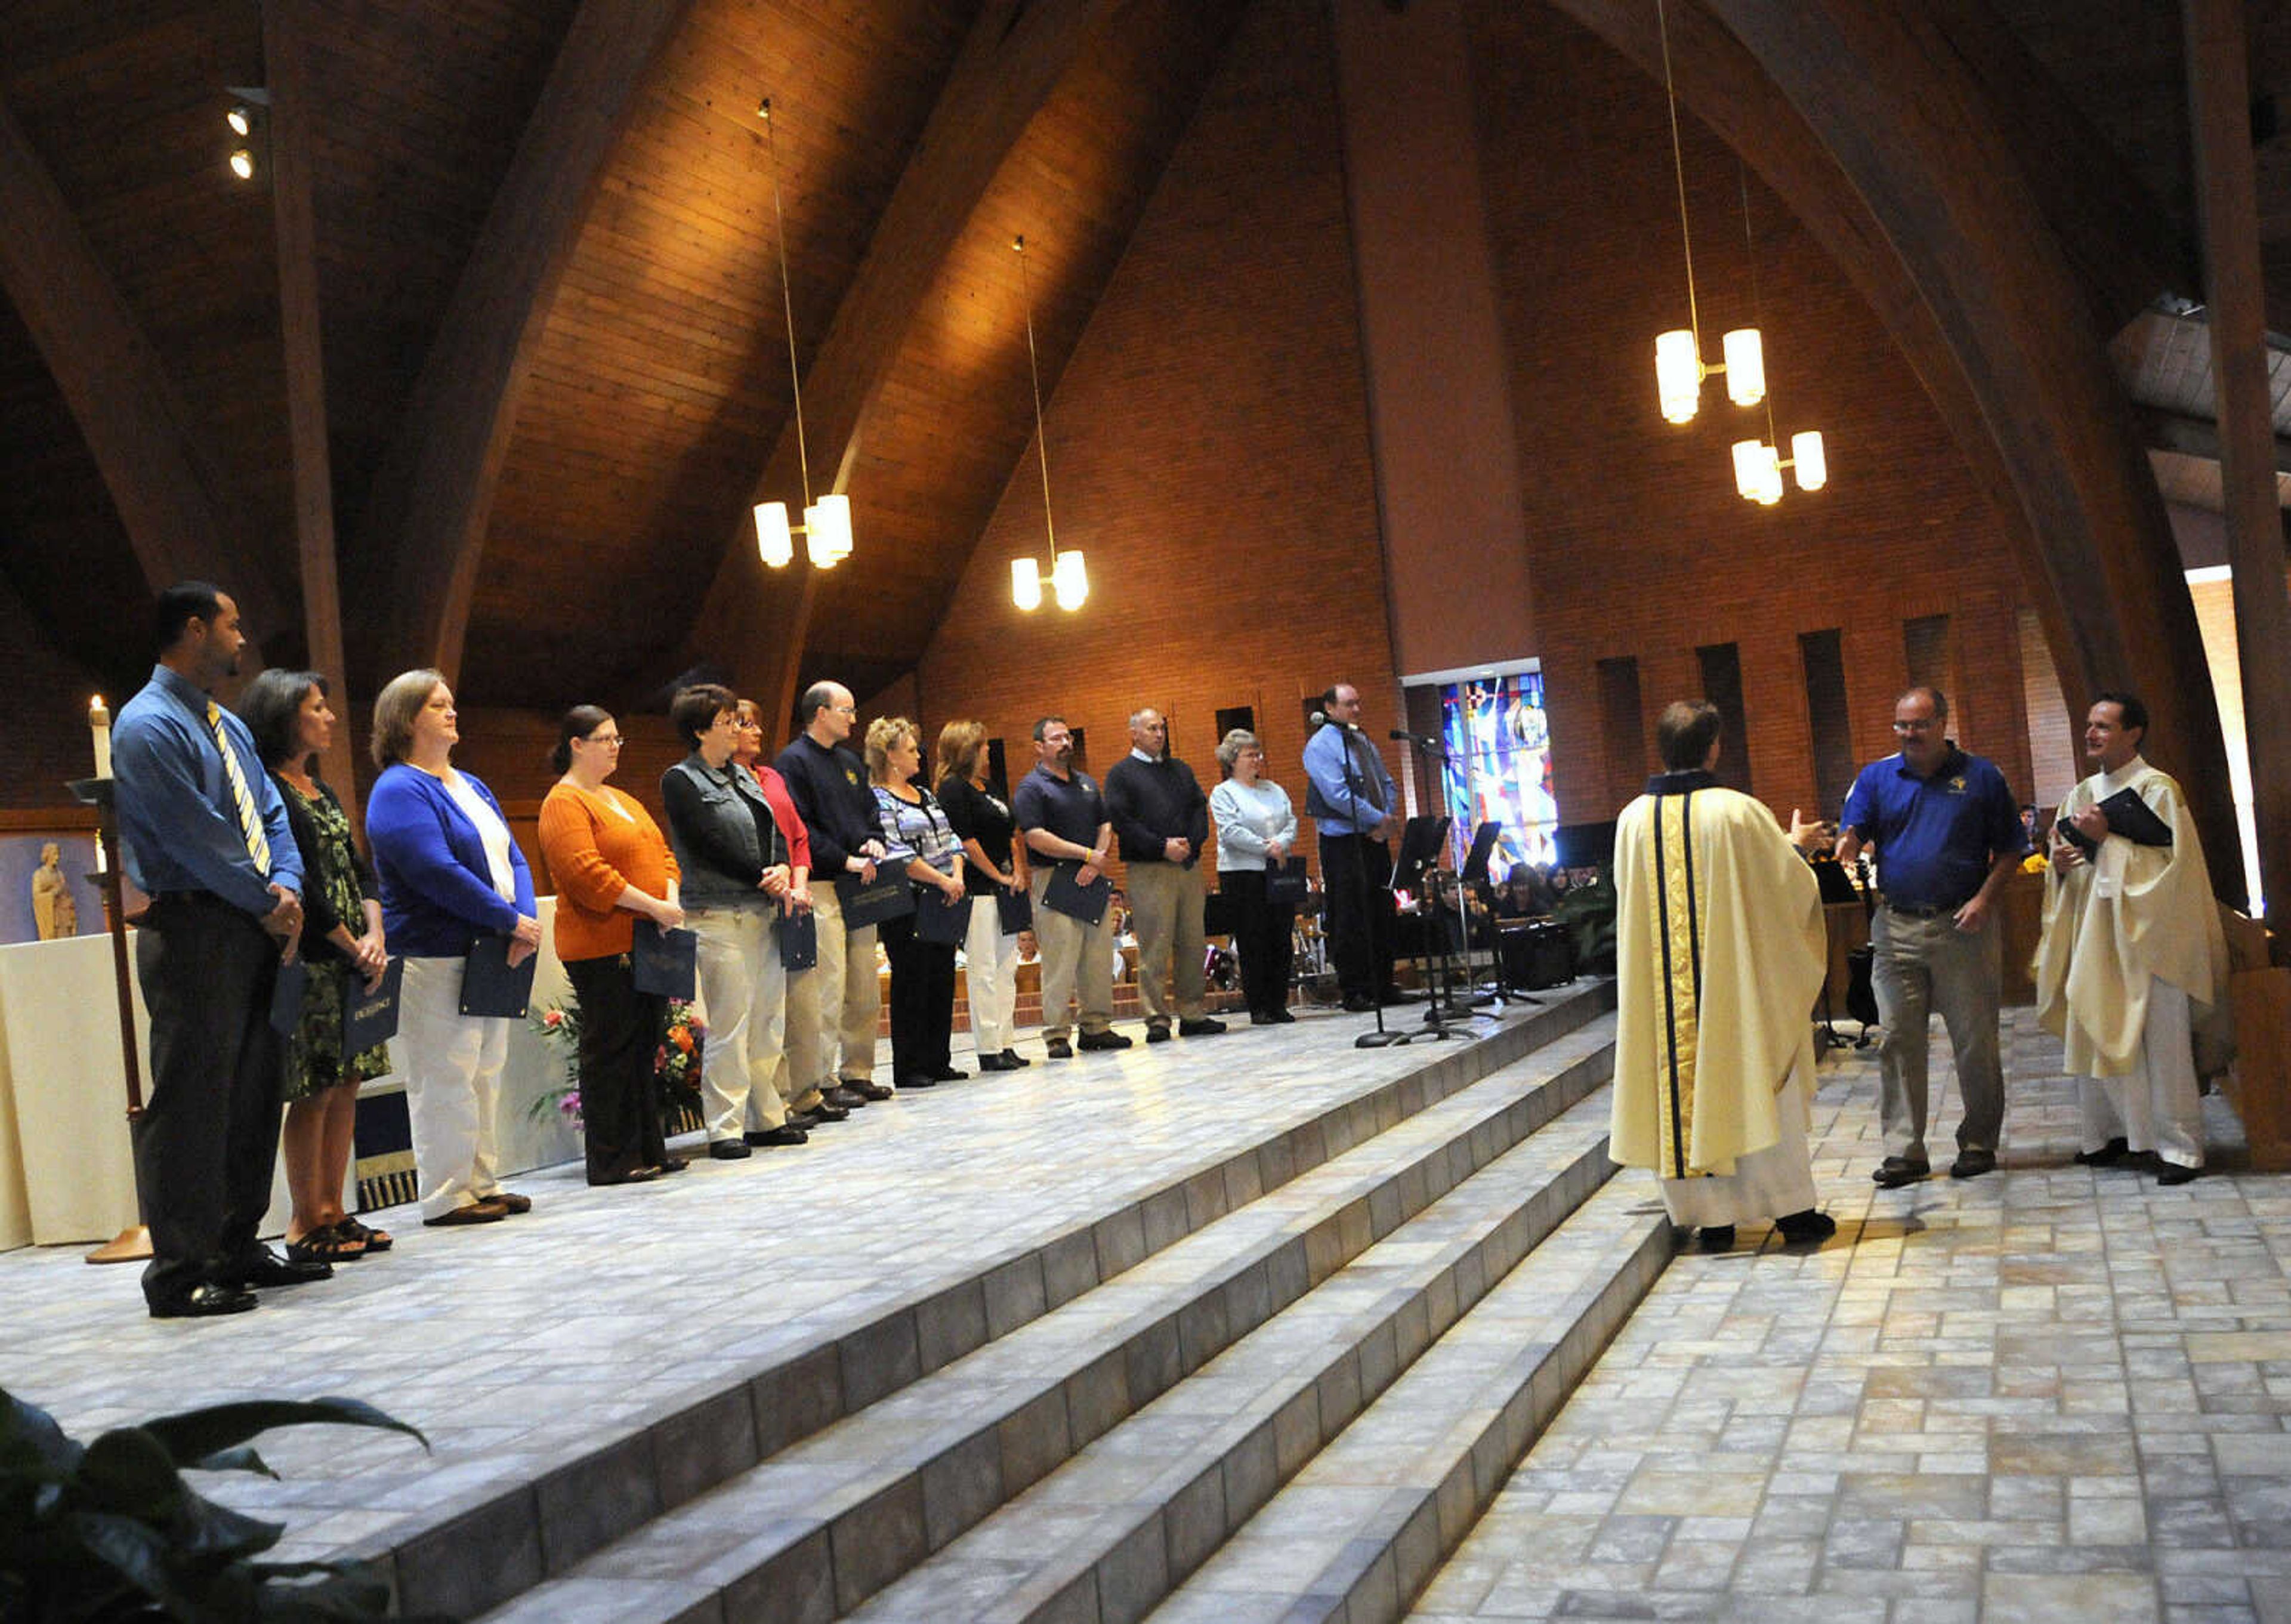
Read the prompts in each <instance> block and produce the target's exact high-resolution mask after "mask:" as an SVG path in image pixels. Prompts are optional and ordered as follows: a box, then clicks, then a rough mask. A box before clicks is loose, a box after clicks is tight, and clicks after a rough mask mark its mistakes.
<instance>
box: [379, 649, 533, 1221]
mask: <svg viewBox="0 0 2291 1624" xmlns="http://www.w3.org/2000/svg"><path fill="white" fill-rule="evenodd" d="M460 740H461V733H460V731H459V730H458V729H457V728H455V727H454V695H453V691H452V690H451V689H450V688H448V687H446V679H445V678H443V677H442V676H440V675H438V673H437V672H436V671H407V672H406V674H405V675H404V676H402V677H398V678H395V679H392V680H391V682H390V686H389V687H385V688H383V689H382V695H381V697H380V698H378V699H376V700H375V701H374V765H375V766H376V767H378V768H381V769H382V776H381V777H379V778H377V779H375V780H374V792H373V793H372V794H370V795H369V796H367V798H366V843H367V845H368V846H369V847H370V848H372V849H373V852H374V872H375V875H376V877H377V878H378V879H379V880H380V881H381V886H382V927H383V929H384V931H385V933H386V934H387V935H388V937H389V940H390V948H391V950H392V951H393V952H395V953H399V954H401V955H403V956H404V958H405V960H406V969H405V972H404V974H405V981H404V985H402V986H401V988H400V989H399V993H398V1040H399V1041H400V1042H402V1043H403V1044H404V1045H405V1048H406V1116H407V1118H408V1119H409V1120H410V1122H411V1123H412V1125H413V1130H414V1177H415V1178H416V1179H417V1180H418V1182H419V1184H420V1187H421V1194H422V1222H423V1223H425V1224H494V1223H499V1222H500V1221H501V1220H502V1218H506V1217H508V1216H509V1215H510V1213H512V1212H527V1211H530V1210H532V1208H533V1202H532V1201H531V1199H530V1198H528V1197H527V1196H523V1195H518V1194H512V1193H511V1192H510V1191H507V1190H504V1189H502V1187H501V1182H500V1180H499V1179H498V1178H495V1177H494V1162H495V1160H496V1155H495V1146H494V1109H495V1106H496V1105H497V1103H498V1098H499V1095H500V1092H501V1074H502V1064H503V1062H504V1061H506V1060H507V1059H508V1057H509V1027H510V1023H509V1017H505V1016H476V1015H463V1014H462V969H463V968H464V966H465V964H466V962H467V961H468V958H469V953H470V948H471V947H472V946H473V945H475V944H476V943H477V941H478V938H479V937H483V936H487V935H491V936H499V937H508V938H509V939H510V950H509V958H510V963H511V964H512V965H516V964H520V963H522V962H524V961H525V960H527V959H528V958H530V957H531V956H532V955H533V954H534V953H535V951H537V950H538V949H539V947H540V946H541V925H540V922H539V921H538V918H537V917H536V910H535V907H534V902H533V875H532V873H531V872H530V871H529V870H528V869H527V867H526V864H525V854H524V853H523V852H520V851H519V850H518V848H517V842H516V841H515V840H512V839H510V832H509V822H508V820H507V819H506V818H504V817H503V816H502V809H501V803H500V802H498V801H496V800H494V797H493V792H492V791H490V790H488V789H486V786H485V785H484V784H480V783H478V780H477V779H475V778H473V777H471V776H470V775H469V774H467V773H461V772H456V771H454V764H453V753H454V745H455V744H458V743H459V742H460Z"/></svg>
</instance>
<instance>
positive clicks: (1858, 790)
mask: <svg viewBox="0 0 2291 1624" xmlns="http://www.w3.org/2000/svg"><path fill="white" fill-rule="evenodd" d="M1948 723H1949V701H1948V700H1947V699H1945V698H1944V697H1942V695H1941V690H1940V689H1938V688H1933V687H1913V688H1911V689H1909V692H1907V693H1905V694H1903V695H1901V698H1900V699H1899V700H1898V701H1897V702H1895V703H1894V706H1893V736H1894V737H1895V738H1897V739H1899V740H1900V741H1901V750H1900V751H1899V752H1897V753H1895V754H1893V755H1890V756H1887V757H1886V758H1885V760H1882V761H1872V762H1871V763H1870V764H1869V766H1867V767H1865V768H1862V769H1861V774H1860V776H1857V777H1856V778H1855V779H1854V780H1853V789H1852V790H1850V791H1848V792H1846V796H1845V813H1844V815H1843V816H1841V817H1840V818H1839V819H1838V824H1839V832H1838V836H1837V859H1838V861H1839V862H1841V863H1851V862H1853V860H1854V858H1855V857H1856V856H1858V855H1859V854H1860V852H1861V848H1862V846H1863V844H1864V843H1869V844H1872V845H1875V846H1876V847H1877V888H1878V890H1879V891H1880V892H1882V893H1883V894H1884V896H1885V905H1884V906H1883V907H1881V908H1879V909H1878V910H1877V912H1876V914H1875V915H1874V916H1873V917H1872V919H1871V921H1870V925H1869V945H1870V948H1871V953H1870V961H1869V980H1870V985H1871V987H1872V990H1873V991H1875V992H1876V993H1877V1018H1878V1021H1879V1023H1880V1025H1882V1026H1883V1027H1884V1029H1885V1033H1884V1037H1883V1038H1882V1040H1881V1041H1879V1043H1878V1045H1877V1076H1878V1097H1877V1112H1878V1122H1879V1124H1880V1126H1881V1127H1882V1129H1883V1130H1884V1132H1885V1160H1884V1161H1883V1162H1880V1163H1879V1164H1878V1166H1877V1171H1876V1172H1875V1173H1873V1174H1872V1175H1871V1177H1872V1178H1875V1179H1876V1180H1877V1183H1879V1184H1880V1185H1883V1186H1885V1187H1886V1188H1888V1189H1891V1188H1893V1186H1897V1185H1905V1184H1912V1183H1915V1182H1916V1181H1917V1180H1918V1179H1920V1178H1925V1176H1926V1174H1927V1173H1929V1172H1931V1171H1932V1166H1931V1163H1930V1162H1928V1161H1927V1159H1926V1156H1925V1028H1926V1025H1927V1020H1928V1017H1930V1015H1931V1014H1932V1012H1933V1011H1934V1010H1939V1011H1940V1012H1941V1022H1942V1024H1943V1025H1946V1026H1947V1027H1948V1028H1949V1048H1950V1049H1951V1050H1952V1051H1953V1052H1954V1053H1955V1054H1956V1056H1957V1082H1958V1085H1959V1086H1960V1087H1961V1088H1962V1089H1964V1092H1965V1120H1964V1121H1963V1122H1961V1123H1959V1124H1958V1126H1957V1160H1956V1162H1953V1163H1951V1164H1950V1167H1949V1174H1950V1176H1951V1177H1952V1178H1979V1177H1980V1176H1981V1175H1982V1174H1983V1173H1989V1172H1993V1171H1995V1170H1996V1168H1997V1141H1998V1138H1999V1136H2000V1135H2001V1133H2002V1131H2003V1130H2004V1126H2005V1068H2004V1064H2003V1061H2002V1060H2001V1058H2000V1057H1999V1056H1998V1036H1997V1007H1998V1003H1999V1002H2000V1001H2001V999H2002V989H2003V961H2002V957H2001V948H2000V945H1999V944H2000V929H1999V926H1998V919H1997V909H1996V902H1997V894H1998V891H1999V890H2000V889H2002V888H2003V887H2004V884H2005V881H2006V878H2007V877H2008V876H2010V875H2011V873H2012V872H2013V871H2014V869H2016V868H2018V867H2019V866H2020V865H2021V859H2022V858H2023V857H2025V856H2028V855H2029V842H2028V837H2027V836H2026V835H2025V834H2024V833H2023V832H2022V828H2021V811H2020V805H2019V802H2018V801H2017V800H2015V798H2014V794H2013V792H2012V791H2010V790H2009V789H2007V788H2006V785H2005V775H2004V774H2002V773H2000V772H1998V770H1997V768H1996V767H1995V765H1994V764H1993V763H1991V762H1989V761H1985V760H1982V758H1981V757H1979V756H1975V755H1968V754H1966V753H1965V752H1964V751H1962V750H1959V749H1958V748H1957V745H1956V744H1955V742H1954V741H1952V740H1951V739H1950V738H1949V736H1948V734H1947V732H1946V731H1945V729H1946V728H1947V726H1948Z"/></svg>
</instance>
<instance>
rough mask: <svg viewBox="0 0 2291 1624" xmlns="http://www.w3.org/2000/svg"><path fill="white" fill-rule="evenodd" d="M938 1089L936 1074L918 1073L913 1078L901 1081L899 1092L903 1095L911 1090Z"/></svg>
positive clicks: (901, 1079)
mask: <svg viewBox="0 0 2291 1624" xmlns="http://www.w3.org/2000/svg"><path fill="white" fill-rule="evenodd" d="M936 1087H938V1077H937V1075H936V1073H932V1072H917V1073H914V1074H913V1075H912V1076H908V1077H902V1078H900V1079H899V1092H900V1093H902V1094H904V1093H905V1092H906V1091H907V1090H908V1089H935V1088H936Z"/></svg>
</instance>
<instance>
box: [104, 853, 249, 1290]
mask: <svg viewBox="0 0 2291 1624" xmlns="http://www.w3.org/2000/svg"><path fill="white" fill-rule="evenodd" d="M135 973H136V977H137V979H139V980H140V981H141V983H142V984H143V1001H144V1003H145V1004H146V1005H147V1006H148V1007H149V1009H150V1011H151V1103H150V1104H149V1105H146V1106H145V1107H144V1109H143V1114H142V1116H141V1118H139V1119H138V1120H137V1122H136V1124H135V1192H136V1195H137V1197H138V1198H139V1200H140V1201H141V1203H142V1207H143V1222H144V1223H145V1224H146V1225H147V1226H149V1228H150V1231H151V1261H150V1263H149V1265H147V1266H145V1268H144V1270H143V1295H144V1297H145V1298H147V1299H149V1301H150V1302H152V1303H153V1304H158V1303H163V1302H172V1301H180V1300H181V1298H185V1297H187V1296H189V1294H190V1293H191V1291H192V1290H195V1289H196V1288H197V1287H199V1286H202V1285H205V1284H207V1283H209V1282H234V1281H236V1280H237V1278H238V1277H239V1275H240V1274H242V1273H243V1272H244V1270H245V1267H246V1266H247V1265H248V1264H249V1263H250V1262H251V1261H253V1258H254V1257H255V1256H256V1255H257V1254H258V1253H259V1252H260V1250H261V1243H260V1242H258V1241H257V1240H256V1239H255V1231H256V1228H257V1226H260V1225H261V1222H262V1214H263V1212H264V1210H266V1209H268V1208H269V1205H270V1172H271V1169H272V1168H273V1167H275V1166H276V1165H277V1161H278V1073H279V1062H280V1053H281V1049H280V1042H279V1037H278V1034H277V1033H276V1032H274V1031H272V1030H271V1026H270V995H271V992H272V989H273V988H275V987H276V986H277V982H278V944H277V941H276V940H275V939H274V938H273V937H270V936H269V934H268V933H267V932H265V931H264V930H263V929H262V927H261V924H260V923H259V922H257V921H256V920H255V918H254V916H253V914H251V913H245V912H241V911H240V910H238V909H237V908H234V907H232V906H231V905H230V904H229V903H227V902H225V901H223V900H222V899H221V897H219V896H209V895H207V894H206V893H205V892H203V891H189V892H178V893H175V894H173V895H171V896H164V897H161V898H159V899H158V900H157V901H156V902H154V903H153V904H151V911H150V912H149V913H147V914H146V915H144V918H143V928H142V929H141V930H138V931H137V932H136V933H135Z"/></svg>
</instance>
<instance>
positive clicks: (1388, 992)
mask: <svg viewBox="0 0 2291 1624" xmlns="http://www.w3.org/2000/svg"><path fill="white" fill-rule="evenodd" d="M1376 1001H1377V1002H1379V1003H1380V1004H1382V1005H1383V1006H1384V1007H1385V1008H1386V1009H1391V1008H1392V1007H1393V1006H1394V1005H1395V1004H1405V1003H1413V1002H1414V1001H1415V1000H1413V999H1411V998H1410V997H1409V996H1408V994H1407V993H1403V992H1402V991H1401V990H1400V989H1399V988H1398V987H1387V988H1385V989H1384V991H1383V992H1381V993H1378V994H1377V995H1376Z"/></svg>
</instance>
